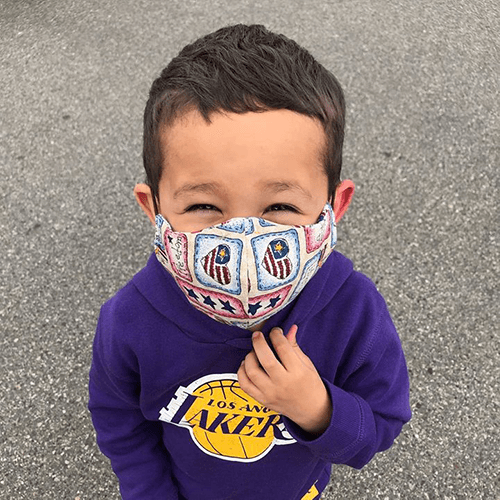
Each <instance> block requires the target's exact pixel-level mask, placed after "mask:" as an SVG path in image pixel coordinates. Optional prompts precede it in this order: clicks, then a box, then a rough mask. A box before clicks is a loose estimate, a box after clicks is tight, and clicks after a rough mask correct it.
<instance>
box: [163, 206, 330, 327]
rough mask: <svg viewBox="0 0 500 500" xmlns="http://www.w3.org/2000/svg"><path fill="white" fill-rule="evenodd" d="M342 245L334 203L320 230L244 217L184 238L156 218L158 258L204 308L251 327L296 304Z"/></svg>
mask: <svg viewBox="0 0 500 500" xmlns="http://www.w3.org/2000/svg"><path fill="white" fill-rule="evenodd" d="M336 242H337V230H336V225H335V216H334V213H333V210H332V207H331V205H330V204H329V203H327V204H326V205H325V207H324V208H323V211H322V212H321V215H320V216H319V218H318V221H317V222H316V223H315V224H310V225H303V226H289V225H282V224H276V223H274V222H270V221H267V220H265V219H262V218H259V217H237V218H234V219H230V220H228V221H226V222H223V223H221V224H217V225H216V226H211V227H208V228H205V229H202V230H201V231H195V232H191V233H188V232H177V231H173V230H172V227H171V226H170V224H169V223H168V222H167V221H166V220H165V218H164V217H163V216H161V215H157V216H156V236H155V241H154V247H155V252H156V257H157V258H158V260H159V261H160V263H161V264H162V265H163V266H164V267H165V269H166V270H167V271H168V272H169V273H170V274H171V275H172V276H173V278H174V279H175V281H176V283H177V284H178V285H179V287H180V289H181V290H182V291H183V292H184V294H185V295H186V297H187V299H188V300H189V302H190V303H191V304H192V305H193V306H194V307H196V309H198V310H200V311H202V312H203V313H205V314H207V315H208V316H210V317H211V318H213V319H215V320H217V321H219V322H221V323H225V324H229V325H234V326H239V327H240V328H250V327H252V326H254V325H257V324H258V323H260V322H262V321H264V320H266V319H268V318H269V317H271V316H272V315H273V314H276V313H277V312H278V311H279V310H281V309H283V308H284V307H285V306H286V305H288V304H289V303H290V302H292V301H293V300H294V299H295V297H297V295H298V294H299V293H300V291H301V290H302V289H303V288H304V286H305V285H306V284H307V283H308V281H309V280H310V279H311V278H312V277H313V276H314V274H315V273H316V271H317V270H318V269H319V268H320V267H321V265H322V264H323V262H324V261H325V260H326V258H327V257H328V256H329V255H330V253H331V252H332V250H333V248H334V247H335V244H336Z"/></svg>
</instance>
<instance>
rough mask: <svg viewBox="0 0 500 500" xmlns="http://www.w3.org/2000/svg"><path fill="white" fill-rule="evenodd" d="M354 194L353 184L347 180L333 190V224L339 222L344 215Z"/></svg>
mask: <svg viewBox="0 0 500 500" xmlns="http://www.w3.org/2000/svg"><path fill="white" fill-rule="evenodd" d="M353 194H354V182H352V181H351V180H349V179H346V180H344V181H342V182H341V183H340V184H339V185H338V186H337V188H336V189H335V200H334V202H333V212H334V213H335V222H339V220H340V219H342V216H343V215H344V214H345V212H346V210H347V208H348V207H349V204H350V203H351V200H352V196H353Z"/></svg>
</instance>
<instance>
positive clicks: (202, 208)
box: [185, 203, 299, 213]
mask: <svg viewBox="0 0 500 500" xmlns="http://www.w3.org/2000/svg"><path fill="white" fill-rule="evenodd" d="M207 207H211V208H208V209H207ZM274 207H284V210H269V209H270V208H274ZM214 208H215V209H216V210H218V209H217V208H216V207H214V206H213V205H208V204H204V203H203V204H198V205H191V206H190V207H188V208H186V210H185V211H186V212H196V211H198V210H199V211H201V212H204V211H212V209H214ZM268 211H270V212H285V211H287V212H294V213H299V211H298V210H297V209H296V208H294V207H292V206H290V205H285V204H284V203H276V204H275V205H271V206H270V207H268V208H267V209H266V212H268Z"/></svg>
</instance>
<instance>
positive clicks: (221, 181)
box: [89, 24, 411, 500]
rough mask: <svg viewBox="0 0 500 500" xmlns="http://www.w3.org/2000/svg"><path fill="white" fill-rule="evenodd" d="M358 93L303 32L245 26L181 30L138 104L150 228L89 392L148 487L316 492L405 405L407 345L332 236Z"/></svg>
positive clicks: (120, 452)
mask: <svg viewBox="0 0 500 500" xmlns="http://www.w3.org/2000/svg"><path fill="white" fill-rule="evenodd" d="M344 110H345V105H344V99H343V94H342V90H341V88H340V85H339V83H338V82H337V80H336V79H335V77H334V76H333V75H332V74H331V73H330V72H328V71H327V70H326V69H325V68H324V67H323V66H321V65H320V64H319V63H317V62H316V61H315V60H314V58H313V57H312V56H311V55H310V54H309V53H308V52H307V51H305V50H304V49H302V48H301V47H299V46H298V45H297V44H296V43H295V42H293V41H291V40H289V39H288V38H286V37H284V36H282V35H276V34H274V33H271V32H269V31H268V30H266V28H264V26H262V25H251V26H245V25H241V24H240V25H236V26H228V27H225V28H222V29H220V30H218V31H216V32H215V33H212V34H210V35H207V36H206V37H204V38H201V39H199V40H198V41H196V42H194V43H193V44H191V45H188V46H186V47H185V48H184V49H183V50H182V51H181V53H180V54H179V55H178V56H177V57H176V58H174V59H173V60H172V61H171V63H170V64H169V65H168V66H167V68H165V70H164V71H163V72H162V74H161V76H160V77H159V78H158V79H157V80H155V82H154V83H153V85H152V88H151V91H150V97H149V101H148V103H147V105H146V111H145V115H144V153H143V158H144V165H145V169H146V173H147V183H146V184H138V185H137V186H136V187H135V189H134V194H135V197H136V199H137V201H138V203H139V205H140V206H141V208H142V209H143V210H144V212H145V213H146V215H147V216H148V217H149V219H150V220H151V222H152V223H153V225H155V227H156V236H155V241H154V246H155V253H154V254H152V255H151V257H150V259H149V261H148V263H147V265H146V267H145V268H144V269H143V270H141V271H140V272H139V273H138V274H137V275H135V276H134V278H133V279H132V280H131V282H130V283H128V284H127V285H126V286H125V287H124V288H123V289H121V290H120V291H119V292H118V293H117V294H116V295H115V296H114V297H113V298H112V299H110V300H109V301H108V302H106V304H104V306H103V307H102V309H101V314H100V317H99V322H98V326H97V331H96V337H95V341H94V354H93V362H92V367H91V370H90V385H89V391H90V401H89V409H90V411H91V413H92V420H93V423H94V426H95V429H96V433H97V442H98V444H99V446H100V449H101V451H102V452H103V453H104V454H105V455H107V456H108V457H109V458H110V459H111V465H112V467H113V470H114V471H115V473H116V475H117V477H118V479H119V483H120V490H121V494H122V496H123V498H124V499H134V500H139V499H140V500H156V499H158V500H159V499H162V500H170V499H172V500H173V499H188V500H201V499H203V500H224V499H227V500H229V499H238V500H242V499H266V500H268V499H282V500H300V499H302V500H304V499H313V498H319V497H320V495H321V492H322V491H323V489H324V488H325V486H326V485H327V483H328V480H329V477H330V471H331V464H332V463H336V464H347V465H350V466H352V467H355V468H358V469H360V468H362V467H363V466H364V465H365V464H367V463H368V462H369V461H370V460H371V458H372V457H373V456H374V454H375V453H376V452H378V451H382V450H385V449H387V448H389V447H390V446H391V445H392V443H393V441H394V439H395V438H396V436H397V435H398V434H399V433H400V431H401V428H402V426H403V424H404V423H405V422H407V421H408V420H409V419H410V416H411V413H410V408H409V383H408V373H407V369H406V364H405V359H404V355H403V352H402V349H401V344H400V341H399V338H398V335H397V332H396V330H395V328H394V325H393V323H392V320H391V318H390V315H389V313H388V311H387V307H386V305H385V302H384V299H383V298H382V297H381V295H380V294H379V293H378V292H377V290H376V288H375V286H374V285H373V284H372V282H371V281H370V280H369V279H368V278H366V277H365V276H363V275H362V274H360V273H358V272H356V271H354V270H353V266H352V264H351V262H350V261H349V260H348V259H347V258H345V257H343V256H342V255H341V254H340V253H338V252H336V251H333V247H334V245H335V242H336V225H335V222H338V221H339V220H340V219H341V218H342V216H343V214H344V213H345V211H346V210H347V207H348V206H349V203H350V201H351V198H352V195H353V192H354V185H353V183H352V182H351V181H349V180H344V181H342V182H340V169H341V163H342V143H343V130H344Z"/></svg>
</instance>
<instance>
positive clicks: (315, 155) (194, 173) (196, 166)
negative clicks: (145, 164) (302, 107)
mask: <svg viewBox="0 0 500 500" xmlns="http://www.w3.org/2000/svg"><path fill="white" fill-rule="evenodd" d="M211 122H212V123H210V124H208V123H207V122H205V120H204V119H203V117H202V116H201V114H200V113H199V112H198V111H197V110H192V111H190V112H188V113H186V114H185V115H184V116H183V117H182V118H179V119H177V120H176V121H175V122H174V124H173V125H172V126H170V127H164V128H163V129H162V130H161V133H160V141H161V146H162V150H163V152H164V157H165V164H164V166H165V168H164V170H165V171H164V173H163V175H162V177H164V176H165V177H167V178H168V179H169V182H172V183H173V184H175V185H177V184H179V183H182V182H185V181H190V180H192V179H193V178H196V179H197V180H199V179H201V178H203V179H206V180H207V179H210V178H218V179H217V180H220V179H228V182H234V181H236V182H239V183H241V182H243V181H247V182H248V181H251V180H252V179H255V182H256V183H258V182H260V183H262V181H263V180H266V179H268V180H272V179H274V180H278V179H279V180H283V179H288V180H293V181H296V182H305V183H311V182H313V181H315V180H316V181H317V179H318V176H319V177H320V178H322V176H324V177H325V178H326V175H325V174H324V172H323V167H322V165H321V158H320V153H321V152H322V150H323V147H324V145H325V139H326V137H325V133H324V130H323V127H322V125H321V123H320V122H319V120H317V119H314V118H311V117H309V116H305V115H302V114H300V113H296V112H294V111H290V110H286V109H279V110H270V111H265V112H261V113H254V112H248V113H243V114H237V113H214V114H213V115H212V116H211ZM240 187H241V186H240Z"/></svg>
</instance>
